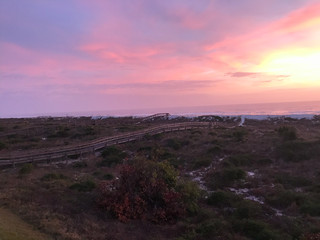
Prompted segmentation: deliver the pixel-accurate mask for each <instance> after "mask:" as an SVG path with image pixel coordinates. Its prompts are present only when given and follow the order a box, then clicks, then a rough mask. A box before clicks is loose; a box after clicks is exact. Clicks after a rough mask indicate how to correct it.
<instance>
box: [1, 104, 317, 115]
mask: <svg viewBox="0 0 320 240" xmlns="http://www.w3.org/2000/svg"><path fill="white" fill-rule="evenodd" d="M156 113H170V114H171V115H173V117H174V116H177V115H178V116H189V117H193V116H199V115H217V116H243V117H245V118H254V119H265V118H267V117H274V116H290V117H295V118H312V117H313V116H314V115H320V101H313V102H286V103H259V104H233V105H211V106H190V107H169V108H152V109H151V108H149V109H127V110H103V111H84V112H63V113H44V114H29V115H23V116H20V115H15V116H6V117H18V118H19V117H42V116H46V117H48V116H52V117H66V116H69V117H79V116H92V117H110V116H115V117H117V116H138V117H139V116H148V115H152V114H156ZM0 116H1V115H0Z"/></svg>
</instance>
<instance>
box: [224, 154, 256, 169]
mask: <svg viewBox="0 0 320 240" xmlns="http://www.w3.org/2000/svg"><path fill="white" fill-rule="evenodd" d="M227 161H229V162H230V163H232V164H233V165H234V166H236V167H240V166H249V165H252V164H253V162H254V158H253V156H252V155H250V154H237V155H233V156H230V157H229V158H228V159H227Z"/></svg>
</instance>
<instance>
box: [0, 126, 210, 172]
mask: <svg viewBox="0 0 320 240" xmlns="http://www.w3.org/2000/svg"><path fill="white" fill-rule="evenodd" d="M212 124H213V123H209V122H185V123H174V124H165V125H160V126H156V127H150V128H146V129H143V130H139V131H135V132H131V133H125V134H120V135H116V136H111V137H105V138H100V139H97V140H93V141H90V142H87V143H85V144H80V145H73V146H68V147H59V148H51V149H47V150H35V151H26V152H12V153H11V154H10V155H7V156H0V166H9V165H13V166H15V165H16V164H22V163H31V162H43V161H51V160H54V161H57V160H65V159H68V157H69V156H75V155H80V156H81V155H82V154H86V153H90V152H95V151H97V150H100V149H102V148H104V147H107V146H111V145H115V144H120V143H125V142H130V141H134V140H137V139H141V138H142V137H143V136H145V135H155V134H159V133H164V132H173V131H180V130H187V129H193V128H208V127H211V126H213V125H212Z"/></svg>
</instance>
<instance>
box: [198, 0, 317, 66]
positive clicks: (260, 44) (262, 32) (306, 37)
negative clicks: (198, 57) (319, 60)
mask: <svg viewBox="0 0 320 240" xmlns="http://www.w3.org/2000/svg"><path fill="white" fill-rule="evenodd" d="M319 12H320V4H319V3H315V4H312V5H308V6H306V7H304V8H302V9H299V10H297V11H295V12H293V13H290V14H288V15H287V16H285V17H284V18H282V19H280V20H277V21H274V22H272V23H268V24H266V25H264V26H260V27H259V28H258V29H256V30H255V31H253V32H249V33H247V34H243V35H239V36H238V37H232V38H226V39H224V40H223V41H219V42H217V43H214V44H212V45H206V46H204V49H205V50H206V51H209V52H210V51H214V52H213V55H219V54H222V55H225V56H226V58H230V60H231V62H232V60H233V61H235V62H239V61H242V62H251V63H255V64H257V63H259V61H260V60H261V57H263V56H264V55H265V54H266V53H269V52H270V51H274V50H276V49H278V48H281V47H288V46H290V45H291V46H299V45H300V46H307V47H314V46H317V45H318V42H317V41H315V39H313V40H312V39H310V35H312V34H313V32H314V31H318V29H319V28H318V26H319V24H320V17H319Z"/></svg>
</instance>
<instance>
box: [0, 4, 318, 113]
mask: <svg viewBox="0 0 320 240" xmlns="http://www.w3.org/2000/svg"><path fill="white" fill-rule="evenodd" d="M27 2H28V3H27ZM27 2H25V1H20V0H0V31H1V34H0V52H1V57H0V117H4V116H11V115H19V114H20V115H23V114H46V113H49V114H50V113H56V112H79V111H98V110H106V111H108V110H117V109H140V108H155V109H156V108H168V107H185V106H190V105H191V106H201V105H202V106H203V105H216V104H218V105H219V104H234V103H261V102H281V101H313V100H320V95H319V94H318V93H319V92H320V66H319V64H320V48H319V43H320V17H319V16H320V4H319V1H313V0H283V1H278V0H257V1H254V0H243V1H225V0H215V1H212V0H201V1H193V0H185V1H181V0H173V1H172V0H170V1H163V0H161V1H160V0H155V1H149V0H130V1H129V0H120V1H100V0H93V1H86V0H71V1H63V0H57V1H48V0H43V1H42V0H41V1H39V0H30V1H27Z"/></svg>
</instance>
